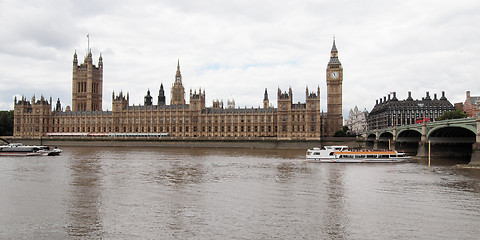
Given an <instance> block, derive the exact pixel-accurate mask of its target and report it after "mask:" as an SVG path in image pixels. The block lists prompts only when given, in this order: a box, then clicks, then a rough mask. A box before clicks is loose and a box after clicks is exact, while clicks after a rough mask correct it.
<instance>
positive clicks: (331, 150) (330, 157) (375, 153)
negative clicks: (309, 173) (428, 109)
mask: <svg viewBox="0 0 480 240" xmlns="http://www.w3.org/2000/svg"><path fill="white" fill-rule="evenodd" d="M306 158H307V160H306V161H307V162H331V163H335V162H338V163H364V162H366V163H392V162H393V163H395V162H405V161H407V160H408V159H409V158H410V157H409V156H405V153H399V152H397V151H395V150H349V149H348V146H325V147H324V149H320V148H313V149H308V150H307V154H306Z"/></svg>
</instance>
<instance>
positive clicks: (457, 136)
mask: <svg viewBox="0 0 480 240" xmlns="http://www.w3.org/2000/svg"><path fill="white" fill-rule="evenodd" d="M475 137H476V129H473V127H469V126H438V127H435V128H432V129H430V130H429V131H428V133H427V140H430V141H432V142H435V143H472V144H473V143H475Z"/></svg>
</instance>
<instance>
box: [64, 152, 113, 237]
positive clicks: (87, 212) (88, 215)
mask: <svg viewBox="0 0 480 240" xmlns="http://www.w3.org/2000/svg"><path fill="white" fill-rule="evenodd" d="M71 154H72V155H71V156H72V157H71V158H70V159H69V160H70V167H69V168H70V171H71V177H72V179H71V182H70V186H71V189H70V196H69V197H68V200H67V204H68V209H67V213H68V215H69V217H70V218H69V219H70V220H69V222H68V224H67V226H66V228H67V232H68V234H69V235H70V236H72V237H88V238H101V237H102V236H103V234H104V231H103V221H102V214H101V213H100V209H101V208H102V204H103V201H102V190H103V189H102V176H103V172H102V166H101V163H100V161H101V159H100V158H99V157H98V155H96V153H95V151H89V149H87V148H82V149H78V151H77V152H72V153H71Z"/></svg>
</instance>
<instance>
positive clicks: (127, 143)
mask: <svg viewBox="0 0 480 240" xmlns="http://www.w3.org/2000/svg"><path fill="white" fill-rule="evenodd" d="M2 138H3V139H5V140H7V141H8V142H16V143H23V144H25V145H27V144H28V145H47V146H57V147H63V146H67V147H168V148H171V147H180V148H185V147H186V148H260V149H308V148H313V147H322V146H328V145H346V146H349V147H351V148H360V147H364V146H365V142H364V141H363V140H358V139H356V138H333V137H330V138H323V139H322V140H320V141H319V140H274V139H261V140H258V139H213V138H212V139H199V138H196V139H186V138H183V139H178V138H133V139H132V138H103V137H99V138H96V137H78V138H58V137H55V138H53V137H45V138H35V139H31V138H30V139H24V138H13V137H2Z"/></svg>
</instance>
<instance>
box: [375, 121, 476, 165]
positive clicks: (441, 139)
mask: <svg viewBox="0 0 480 240" xmlns="http://www.w3.org/2000/svg"><path fill="white" fill-rule="evenodd" d="M367 142H373V148H374V149H377V148H378V147H379V146H386V145H387V144H388V147H389V148H391V149H394V148H396V147H397V148H398V147H402V146H407V145H409V146H415V148H417V146H418V148H417V157H427V156H428V148H429V144H430V146H433V147H432V149H435V151H433V152H432V153H431V154H432V155H442V154H450V155H456V154H462V153H463V154H468V155H469V156H471V158H470V163H469V164H475V165H480V116H477V117H476V118H475V117H472V118H461V119H450V120H444V121H435V122H423V123H418V124H411V125H404V126H394V127H390V128H386V129H375V130H371V131H368V132H367ZM470 153H471V155H470Z"/></svg>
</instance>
